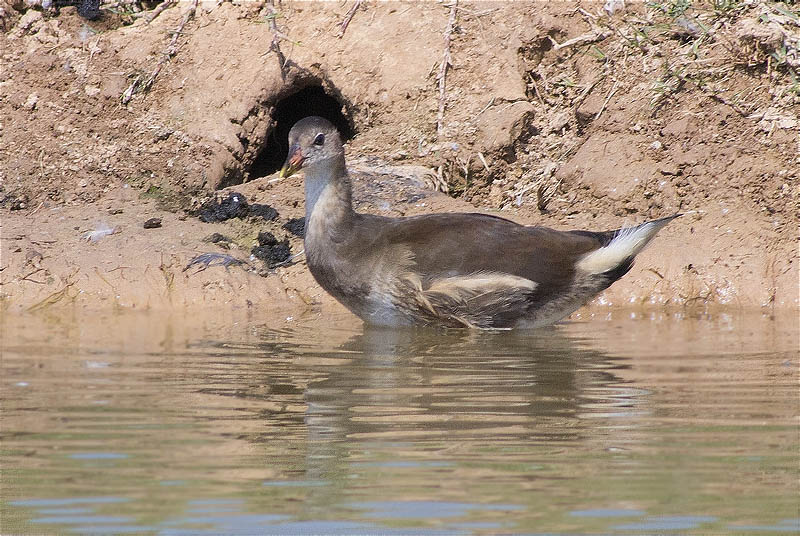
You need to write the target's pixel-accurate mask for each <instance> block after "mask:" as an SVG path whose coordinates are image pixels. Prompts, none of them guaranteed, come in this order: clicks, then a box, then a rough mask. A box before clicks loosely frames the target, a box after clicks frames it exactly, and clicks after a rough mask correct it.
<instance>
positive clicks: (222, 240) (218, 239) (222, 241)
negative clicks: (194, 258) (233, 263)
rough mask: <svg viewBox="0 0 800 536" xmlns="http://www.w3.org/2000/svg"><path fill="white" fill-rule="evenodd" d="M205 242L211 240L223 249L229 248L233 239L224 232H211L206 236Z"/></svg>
mask: <svg viewBox="0 0 800 536" xmlns="http://www.w3.org/2000/svg"><path fill="white" fill-rule="evenodd" d="M203 242H209V243H211V244H217V245H218V246H219V247H221V248H223V249H228V248H230V246H231V242H233V240H231V239H230V238H228V237H227V236H225V235H223V234H220V233H213V234H210V235H208V236H207V237H205V238H204V239H203Z"/></svg>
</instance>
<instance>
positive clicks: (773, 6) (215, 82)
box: [0, 0, 800, 314]
mask: <svg viewBox="0 0 800 536" xmlns="http://www.w3.org/2000/svg"><path fill="white" fill-rule="evenodd" d="M610 4H614V3H607V5H610ZM617 4H619V3H616V4H615V5H617ZM103 6H104V7H103V11H102V13H103V15H102V16H101V18H100V19H98V20H96V21H87V20H84V19H83V18H81V17H80V16H79V15H78V14H77V12H76V10H75V8H73V7H62V8H61V10H60V12H59V13H58V14H56V13H51V12H42V11H38V10H36V9H25V8H24V7H23V6H22V5H21V4H20V5H15V4H14V3H13V2H9V1H8V0H0V27H2V29H3V30H4V34H3V35H2V36H0V50H2V52H0V202H1V204H2V208H0V217H1V218H2V249H0V255H2V257H1V258H0V270H1V271H0V277H2V290H0V292H1V293H2V298H1V299H2V301H0V303H1V304H2V308H3V310H5V311H23V310H29V309H42V308H52V307H64V306H74V305H76V304H78V305H80V306H85V307H100V308H106V307H135V308H146V307H150V308H164V307H175V306H184V305H185V306H194V305H207V304H232V305H236V306H247V304H248V303H255V304H259V305H264V304H265V303H266V304H275V307H278V308H286V310H287V311H289V314H291V312H292V311H299V310H308V309H315V308H319V307H321V308H323V310H324V309H325V308H327V307H330V308H338V305H336V304H335V303H333V302H332V300H331V299H330V298H328V297H327V296H326V295H325V294H324V292H323V291H322V290H321V289H320V288H319V287H318V286H317V285H316V284H315V282H314V281H313V279H312V278H311V276H310V275H309V274H308V271H307V270H306V268H305V266H304V264H303V258H302V255H298V256H296V257H293V258H291V259H290V261H288V262H286V263H284V264H283V265H280V266H277V267H272V268H270V267H268V266H266V265H264V264H263V263H262V261H261V260H259V259H255V258H254V259H251V258H250V253H251V248H252V247H253V246H255V245H257V244H258V234H259V232H260V231H270V232H271V233H272V234H273V235H274V236H275V237H276V238H277V239H278V240H281V239H283V237H284V236H287V237H288V239H289V244H290V246H291V253H292V254H298V253H300V252H301V250H302V240H301V239H300V238H299V237H297V236H295V235H293V234H291V233H290V232H289V231H288V230H286V229H285V228H284V227H283V226H284V224H286V223H288V222H289V220H290V219H292V218H297V217H300V216H302V215H303V201H302V184H301V182H299V179H295V178H292V179H291V180H289V181H284V182H281V181H276V180H274V172H275V170H276V169H277V166H278V165H279V163H280V162H281V161H282V160H283V157H284V155H285V150H286V148H285V136H286V133H287V132H288V128H289V127H291V124H292V123H293V122H294V121H295V120H296V119H299V118H300V117H303V116H305V115H309V114H312V113H313V114H319V115H325V116H327V117H329V118H331V119H332V120H334V121H335V122H336V123H337V125H339V126H340V128H341V129H342V130H343V131H344V132H345V135H346V136H347V137H348V138H350V142H349V144H348V147H347V153H348V157H349V161H350V163H351V164H352V165H353V168H354V170H355V171H356V178H357V180H356V186H357V199H358V201H359V206H360V207H361V209H362V210H367V211H373V212H379V213H385V214H394V215H401V214H417V213H425V212H430V211H437V210H440V211H456V210H475V208H476V207H477V209H478V210H483V211H491V212H494V213H499V214H502V215H503V216H505V217H508V218H511V219H514V220H516V221H520V222H524V223H536V224H541V225H547V226H551V227H556V228H563V229H575V228H588V229H613V228H618V227H619V226H620V225H622V224H623V223H638V222H641V221H644V220H647V219H652V218H656V217H660V216H665V215H669V214H672V213H674V212H678V211H684V212H690V214H688V215H687V216H685V217H683V218H681V219H679V220H676V221H675V222H674V223H673V224H671V225H670V226H669V227H667V228H666V229H665V230H664V231H663V232H662V233H661V235H659V237H658V238H657V239H656V241H655V242H654V244H653V246H652V247H651V248H650V249H649V250H647V251H646V252H645V253H644V254H643V255H642V256H641V257H640V259H639V261H638V263H637V265H636V267H634V270H633V271H632V272H631V273H630V274H629V275H627V276H626V277H625V278H624V279H623V280H622V281H620V282H618V283H617V284H615V285H614V286H613V287H612V288H611V289H609V291H607V292H606V293H604V295H603V296H601V297H599V298H598V299H597V300H595V302H594V306H597V307H608V306H620V305H631V304H634V305H646V306H652V307H665V306H666V307H673V306H674V307H697V308H705V307H709V306H723V307H779V308H786V307H797V306H798V253H797V232H798V224H797V222H798V218H797V216H798V210H799V209H800V177H799V176H798V174H799V172H798V170H800V121H798V115H799V114H800V85H798V83H797V74H798V68H800V59H799V58H798V55H797V45H798V42H799V39H798V34H799V32H800V15H798V14H797V13H796V10H795V12H792V11H791V10H789V9H788V8H787V7H786V6H785V5H784V4H780V3H776V2H742V3H741V4H738V3H732V4H731V6H729V7H726V8H724V9H723V8H721V7H719V3H717V4H712V3H710V2H709V3H706V2H690V3H686V2H682V3H677V2H676V3H670V2H666V3H664V5H663V6H660V7H659V6H657V5H655V4H650V5H649V7H645V5H644V4H639V3H630V2H629V3H628V5H627V7H626V8H624V9H620V10H617V11H616V12H614V13H612V14H609V13H608V12H607V11H604V10H603V9H602V5H601V4H598V3H590V2H583V3H557V2H537V3H530V4H519V3H514V4H512V3H466V2H460V3H459V4H458V6H457V7H453V6H451V5H450V4H447V5H443V4H434V3H429V4H428V3H425V4H405V3H376V2H363V3H360V6H359V7H358V8H357V9H356V10H355V11H354V12H353V13H352V19H351V20H350V22H349V24H348V25H347V27H346V30H345V31H344V33H343V35H341V37H340V34H342V31H343V26H342V22H343V21H344V20H346V18H347V15H348V11H349V10H350V8H352V7H354V3H353V2H348V3H342V4H329V3H325V4H314V3H307V2H287V1H284V2H281V3H279V4H276V6H275V7H272V6H271V4H265V3H263V2H246V3H241V4H239V3H227V2H226V3H221V4H219V5H216V4H212V3H207V4H206V3H201V4H198V5H197V7H196V8H195V7H194V4H192V3H190V2H180V3H177V4H176V5H174V6H172V7H169V8H167V9H164V10H163V11H161V12H160V13H159V14H158V15H157V16H155V17H154V16H153V15H154V13H153V12H152V11H151V12H136V10H137V9H140V6H139V5H138V4H136V3H131V2H125V3H120V4H119V5H118V6H117V7H115V8H113V9H112V8H111V7H110V6H111V5H110V4H107V3H106V4H103ZM715 6H716V7H715ZM151 19H152V20H151ZM448 43H449V44H448ZM446 54H449V58H450V66H449V67H447V68H446V69H443V68H442V60H443V58H444V57H445V55H446ZM442 73H444V75H445V78H444V80H443V81H442V80H441V75H442ZM223 188H224V189H227V190H226V191H236V192H239V193H241V194H243V195H244V196H245V197H246V198H247V201H248V202H249V203H250V204H254V203H255V204H267V205H270V206H271V207H273V208H274V209H276V210H277V212H278V216H277V218H275V219H272V220H267V219H265V218H263V217H262V216H259V215H253V214H249V215H243V217H240V218H233V219H230V220H227V221H224V222H215V223H205V222H202V221H200V219H198V218H197V217H196V211H197V209H198V208H199V207H200V205H201V204H202V202H204V201H205V200H207V199H208V198H209V196H212V195H214V191H215V190H218V189H223ZM434 190H438V191H439V192H436V191H434ZM440 192H446V193H447V194H449V195H445V193H440ZM226 195H227V194H226ZM151 218H159V219H160V220H161V225H160V227H154V228H147V229H145V228H144V225H143V224H144V222H145V221H147V220H149V219H151ZM92 231H96V232H95V234H93V235H92V234H88V233H90V232H92ZM214 233H218V234H219V235H221V236H223V237H225V238H224V239H219V240H217V241H216V242H213V241H212V240H213V237H212V235H213V234H214ZM92 238H94V239H95V240H91V239H92ZM204 240H205V241H204ZM204 253H214V254H218V255H229V256H230V258H227V257H220V256H216V257H213V258H209V257H206V258H205V259H206V260H209V259H211V260H212V262H211V265H210V266H208V267H207V268H206V269H202V268H203V266H204V265H203V264H194V265H193V266H191V267H190V268H188V269H187V266H188V265H189V264H190V263H191V262H192V259H195V258H196V257H197V256H198V255H201V254H204ZM232 259H233V260H232ZM217 263H224V264H226V265H227V266H223V265H214V264H217Z"/></svg>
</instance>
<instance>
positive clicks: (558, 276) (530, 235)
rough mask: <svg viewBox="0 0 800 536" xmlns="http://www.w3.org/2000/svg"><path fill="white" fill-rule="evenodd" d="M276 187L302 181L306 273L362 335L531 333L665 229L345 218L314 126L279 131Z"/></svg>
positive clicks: (583, 298)
mask: <svg viewBox="0 0 800 536" xmlns="http://www.w3.org/2000/svg"><path fill="white" fill-rule="evenodd" d="M288 141H289V153H288V155H287V157H286V161H285V163H284V165H283V167H282V169H281V171H280V177H282V178H285V177H289V176H291V175H293V174H294V173H296V172H297V171H299V170H301V169H302V170H303V173H304V189H305V211H306V219H305V237H304V246H305V254H306V263H307V265H308V268H309V270H310V271H311V274H312V275H313V276H314V278H315V279H316V281H317V282H318V283H319V285H320V286H321V287H322V288H323V289H324V290H325V291H327V292H328V293H329V294H331V295H332V296H333V297H334V298H336V299H337V300H338V301H339V302H340V303H342V304H343V305H344V306H345V307H346V308H347V309H349V310H350V311H351V312H352V313H354V314H355V315H356V316H358V317H360V318H361V319H362V320H363V321H364V322H365V323H366V324H369V325H375V326H386V327H403V326H438V327H446V328H477V329H511V328H538V327H541V326H545V325H549V324H553V323H555V322H558V321H560V320H562V319H564V318H565V317H567V316H568V315H570V314H571V313H572V312H574V311H575V310H577V309H578V308H580V307H581V306H583V305H584V304H586V303H587V302H588V301H589V300H591V299H592V298H593V297H594V296H596V295H597V294H599V293H600V292H601V291H603V290H605V289H606V288H608V287H609V286H610V285H611V284H612V283H614V282H615V281H617V280H618V279H620V278H621V277H622V276H623V275H625V274H626V273H627V272H628V271H629V270H630V269H631V266H633V260H634V258H635V257H636V255H637V254H638V253H639V252H640V251H642V249H644V247H645V246H646V245H647V244H648V242H650V240H651V239H652V238H653V237H654V236H655V235H656V233H658V231H659V230H661V229H662V228H663V227H664V226H665V225H667V224H668V223H669V222H670V221H672V220H673V219H675V218H677V217H678V216H680V214H674V215H672V216H668V217H666V218H661V219H658V220H653V221H649V222H646V223H643V224H641V225H637V226H634V227H625V228H622V229H618V230H615V231H603V232H593V231H582V230H575V231H559V230H554V229H549V228H547V227H540V226H526V225H521V224H518V223H515V222H513V221H511V220H508V219H505V218H502V217H499V216H494V215H488V214H479V213H440V214H426V215H420V216H411V217H400V218H392V217H385V216H379V215H374V214H365V213H359V212H356V211H355V210H354V209H353V203H352V187H351V181H350V178H349V176H348V173H347V167H346V163H345V152H344V147H343V144H342V138H341V136H340V134H339V131H338V130H337V129H336V127H335V126H334V125H333V124H332V123H331V122H330V121H328V120H327V119H325V118H322V117H316V116H311V117H305V118H303V119H301V120H299V121H298V122H297V123H295V125H294V126H293V127H292V128H291V130H290V131H289V140H288Z"/></svg>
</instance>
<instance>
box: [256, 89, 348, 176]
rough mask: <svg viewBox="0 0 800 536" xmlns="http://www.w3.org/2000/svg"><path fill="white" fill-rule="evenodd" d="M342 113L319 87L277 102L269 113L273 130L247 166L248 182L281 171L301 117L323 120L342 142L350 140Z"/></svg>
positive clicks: (338, 105)
mask: <svg viewBox="0 0 800 536" xmlns="http://www.w3.org/2000/svg"><path fill="white" fill-rule="evenodd" d="M343 109H344V105H343V103H342V102H340V101H339V99H337V98H336V97H334V96H332V95H330V94H328V93H327V92H326V91H325V89H324V88H323V87H322V86H319V85H312V86H308V87H305V88H303V89H301V90H299V91H297V92H295V93H292V94H291V95H289V96H287V97H284V98H283V99H281V100H279V101H278V102H277V103H276V104H275V107H274V109H273V111H272V121H273V125H274V127H273V128H272V131H271V132H270V133H269V134H268V135H267V140H266V142H265V143H264V147H262V148H261V151H260V152H259V153H258V155H257V156H256V157H255V159H254V160H253V164H252V165H251V166H250V173H249V175H250V179H255V178H258V177H264V176H266V175H269V174H270V173H274V172H276V171H278V170H279V169H280V168H281V166H282V165H283V162H284V161H285V160H286V157H287V155H288V154H289V142H288V138H289V130H291V128H292V127H293V126H294V124H295V123H297V122H298V121H299V120H301V119H303V118H304V117H308V116H310V115H318V116H320V117H324V118H325V119H327V120H328V121H330V122H331V123H333V124H334V125H335V126H336V128H337V129H339V132H340V133H341V135H342V141H347V140H350V139H352V138H353V135H354V134H355V131H354V129H353V123H352V121H351V120H350V119H349V118H348V117H347V116H346V115H345V113H344V112H343V111H342V110H343Z"/></svg>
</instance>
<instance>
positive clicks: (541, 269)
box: [348, 213, 602, 290]
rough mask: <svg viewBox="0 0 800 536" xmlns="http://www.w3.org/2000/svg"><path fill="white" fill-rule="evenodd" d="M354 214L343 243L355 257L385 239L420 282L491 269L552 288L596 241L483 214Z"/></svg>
mask: <svg viewBox="0 0 800 536" xmlns="http://www.w3.org/2000/svg"><path fill="white" fill-rule="evenodd" d="M359 220H360V221H357V223H356V229H354V233H353V235H352V238H353V240H352V241H350V244H348V249H351V251H352V254H354V255H355V258H363V257H368V256H370V252H374V251H381V250H384V249H385V248H387V247H388V246H390V245H393V246H400V247H402V248H403V249H408V250H409V251H410V252H412V253H413V258H414V262H415V266H414V271H416V272H417V273H418V274H419V275H420V277H421V279H422V282H423V284H424V285H425V284H426V283H430V281H431V280H434V279H438V278H441V277H457V276H464V275H469V274H473V273H476V272H493V273H505V274H511V275H514V276H517V277H522V278H525V279H529V280H531V281H534V282H536V283H537V284H538V286H539V288H545V289H551V290H556V289H557V288H559V287H562V286H563V285H566V284H568V283H569V282H570V281H571V280H572V277H573V274H574V270H575V269H574V265H575V262H576V261H577V259H578V258H580V257H581V256H582V255H584V254H585V253H587V252H589V251H593V250H595V249H597V248H599V247H600V246H601V245H602V244H601V242H600V240H599V239H598V238H597V237H595V236H591V235H588V234H580V233H571V232H564V231H556V230H553V229H548V228H546V227H528V226H524V225H519V224H517V223H514V222H512V221H509V220H506V219H503V218H499V217H496V216H489V215H484V214H472V213H468V214H462V213H459V214H431V215H425V216H416V217H411V218H398V219H394V218H382V217H380V216H373V215H367V214H364V215H359Z"/></svg>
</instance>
